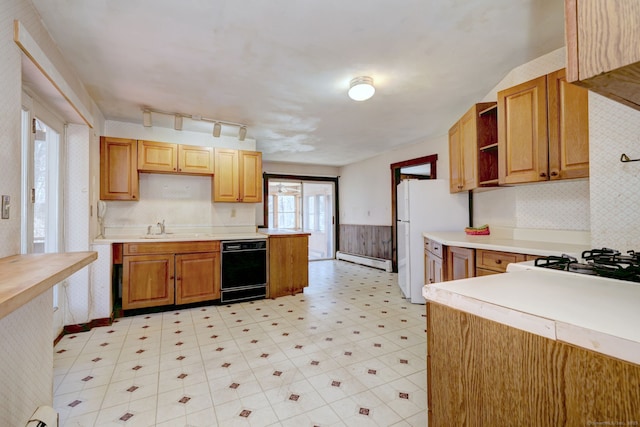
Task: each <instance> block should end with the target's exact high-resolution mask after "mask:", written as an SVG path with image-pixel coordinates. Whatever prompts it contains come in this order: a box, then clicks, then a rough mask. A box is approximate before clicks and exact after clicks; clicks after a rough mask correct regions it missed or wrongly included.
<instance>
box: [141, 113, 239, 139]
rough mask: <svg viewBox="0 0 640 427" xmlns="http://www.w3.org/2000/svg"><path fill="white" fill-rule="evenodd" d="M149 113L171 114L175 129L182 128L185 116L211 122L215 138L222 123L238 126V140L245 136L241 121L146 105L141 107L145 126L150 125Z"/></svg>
mask: <svg viewBox="0 0 640 427" xmlns="http://www.w3.org/2000/svg"><path fill="white" fill-rule="evenodd" d="M151 113H157V114H165V115H168V116H173V117H174V122H173V127H174V129H175V130H182V124H183V118H184V117H187V118H189V119H191V120H197V121H203V122H210V123H213V130H212V132H211V133H212V135H213V136H214V137H216V138H219V137H220V134H221V133H222V125H227V126H237V127H238V128H239V129H238V140H240V141H244V139H245V138H246V137H247V125H245V124H242V123H235V122H227V121H225V120H217V119H210V118H207V117H202V116H201V115H196V114H183V113H172V112H169V111H161V110H153V109H151V108H146V107H145V108H143V109H142V124H143V125H144V126H145V127H151Z"/></svg>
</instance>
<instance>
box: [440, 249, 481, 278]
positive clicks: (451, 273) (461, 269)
mask: <svg viewBox="0 0 640 427" xmlns="http://www.w3.org/2000/svg"><path fill="white" fill-rule="evenodd" d="M445 253H446V261H445V264H446V268H447V270H446V271H447V274H446V276H445V278H446V280H459V279H467V278H469V277H474V276H475V257H474V249H471V248H461V247H457V246H446V247H445Z"/></svg>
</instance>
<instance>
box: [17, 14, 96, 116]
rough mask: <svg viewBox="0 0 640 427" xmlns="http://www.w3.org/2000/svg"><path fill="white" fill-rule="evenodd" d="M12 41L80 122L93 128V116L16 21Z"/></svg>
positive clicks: (22, 26)
mask: <svg viewBox="0 0 640 427" xmlns="http://www.w3.org/2000/svg"><path fill="white" fill-rule="evenodd" d="M13 41H15V43H16V44H17V45H18V47H20V50H22V51H23V52H24V54H25V55H27V57H28V58H29V59H30V60H31V61H32V62H33V64H34V65H35V66H36V67H38V69H39V70H40V72H41V73H42V74H43V75H44V76H45V77H46V78H47V80H49V81H50V82H51V84H52V85H53V86H54V87H55V88H56V90H57V91H58V92H60V95H62V97H63V98H64V99H66V100H67V102H68V103H69V105H71V107H72V108H73V109H74V110H75V111H76V112H77V113H78V114H79V115H80V117H82V120H84V122H85V123H86V124H87V125H88V126H89V127H91V128H93V115H92V114H91V112H90V111H89V109H88V108H87V107H86V106H85V105H84V104H83V103H82V101H80V98H79V97H78V95H77V94H76V93H75V92H74V91H73V89H71V86H69V83H67V81H66V80H65V79H64V77H63V76H62V74H60V72H59V71H58V69H57V68H56V67H55V65H53V63H52V62H51V60H50V59H49V57H48V56H47V54H46V53H45V52H44V51H43V50H42V49H41V48H40V46H39V45H38V43H37V42H36V41H35V39H34V38H33V37H32V36H31V34H29V32H28V31H27V29H26V28H25V27H24V25H22V23H20V21H18V20H17V19H16V20H14V21H13Z"/></svg>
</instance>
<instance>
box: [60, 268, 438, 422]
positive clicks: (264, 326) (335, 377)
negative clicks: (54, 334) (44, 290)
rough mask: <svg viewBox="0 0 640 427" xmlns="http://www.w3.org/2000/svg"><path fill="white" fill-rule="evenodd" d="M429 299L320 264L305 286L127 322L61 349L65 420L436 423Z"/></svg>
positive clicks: (377, 276)
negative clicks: (430, 414)
mask: <svg viewBox="0 0 640 427" xmlns="http://www.w3.org/2000/svg"><path fill="white" fill-rule="evenodd" d="M424 312H425V310H424V306H423V305H415V304H410V303H408V302H406V301H405V300H404V299H403V298H402V297H401V294H400V290H399V289H398V286H397V275H396V274H393V273H386V272H384V271H380V270H376V269H372V268H369V267H364V266H359V265H356V264H351V263H347V262H343V261H333V260H331V261H316V262H312V263H310V267H309V287H307V288H306V289H305V291H304V293H303V294H298V295H294V296H286V297H282V298H278V299H275V300H271V299H267V300H260V301H253V302H244V303H236V304H231V305H222V306H220V305H219V306H207V307H200V308H191V309H184V310H173V311H168V312H164V313H156V314H149V315H140V316H132V317H125V318H121V319H117V321H116V322H114V323H113V324H112V325H111V326H107V327H100V328H94V329H92V330H91V331H88V332H82V333H78V334H73V335H67V336H65V337H63V338H62V340H60V342H59V343H58V344H57V345H56V346H55V349H54V407H55V409H56V410H57V411H58V412H59V414H60V425H61V426H63V427H67V426H82V427H89V426H101V427H102V426H125V427H129V426H166V427H169V426H176V427H183V426H184V427H187V426H188V427H196V426H201V427H202V426H225V427H226V426H260V427H265V426H274V427H275V426H283V427H289V426H291V427H302V426H412V427H414V426H426V424H427V421H426V336H425V315H424Z"/></svg>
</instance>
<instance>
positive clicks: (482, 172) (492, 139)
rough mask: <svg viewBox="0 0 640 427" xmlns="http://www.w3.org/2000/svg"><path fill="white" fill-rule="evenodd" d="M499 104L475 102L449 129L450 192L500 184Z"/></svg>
mask: <svg viewBox="0 0 640 427" xmlns="http://www.w3.org/2000/svg"><path fill="white" fill-rule="evenodd" d="M496 113H497V110H496V103H495V102H482V103H479V104H475V105H474V106H473V107H471V108H470V109H469V111H467V112H466V113H465V114H464V116H462V118H461V119H460V120H458V121H457V122H456V123H455V124H454V125H453V126H452V127H451V129H449V191H450V192H451V193H457V192H460V191H467V190H473V189H474V188H478V187H485V186H490V185H497V184H498V137H497V124H496V122H497V120H496Z"/></svg>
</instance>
